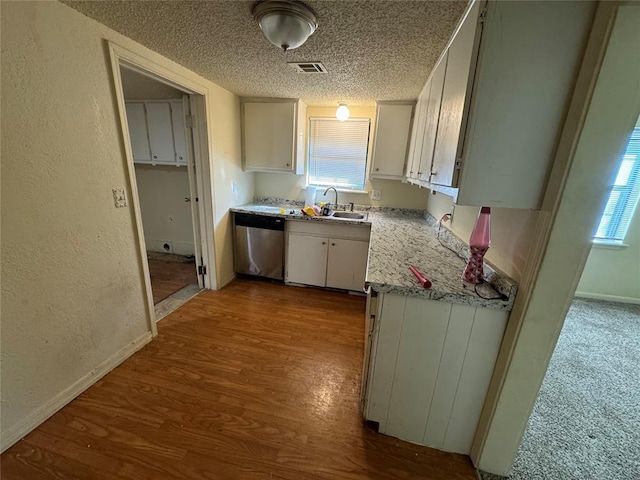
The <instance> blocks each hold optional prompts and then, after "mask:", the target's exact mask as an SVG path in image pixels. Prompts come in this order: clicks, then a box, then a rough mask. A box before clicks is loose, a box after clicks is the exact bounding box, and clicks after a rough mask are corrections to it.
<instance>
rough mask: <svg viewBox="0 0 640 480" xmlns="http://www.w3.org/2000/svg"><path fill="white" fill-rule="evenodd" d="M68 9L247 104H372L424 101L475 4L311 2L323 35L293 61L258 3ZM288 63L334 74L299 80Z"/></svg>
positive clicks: (76, 4)
mask: <svg viewBox="0 0 640 480" xmlns="http://www.w3.org/2000/svg"><path fill="white" fill-rule="evenodd" d="M63 3H65V4H67V5H69V6H71V7H72V8H74V9H76V10H78V11H80V12H82V13H84V14H85V15H87V16H89V17H91V18H94V19H96V20H97V21H99V22H101V23H103V24H105V25H107V26H108V27H111V28H112V29H114V30H116V31H118V32H120V33H122V34H124V35H126V36H127V37H130V38H132V39H134V40H136V41H137V42H139V43H141V44H143V45H145V46H147V47H149V48H150V49H151V50H154V51H156V52H158V53H160V54H162V55H164V56H166V57H168V58H170V59H172V60H174V61H176V62H177V63H180V64H181V65H184V66H185V67H187V68H189V69H190V70H193V71H195V72H197V73H199V74H200V75H202V76H203V77H205V78H208V79H209V80H211V81H213V82H215V83H217V84H218V85H220V86H222V87H224V88H226V89H228V90H230V91H232V92H234V93H236V94H238V95H240V96H266V97H293V98H301V99H303V100H304V101H305V102H307V103H308V104H309V105H333V104H336V103H337V102H339V101H346V102H348V103H349V104H352V105H372V104H373V102H374V101H375V100H403V99H413V98H416V97H417V96H418V93H419V92H420V89H421V88H422V86H423V85H424V82H425V80H426V79H427V76H428V74H429V72H430V71H431V69H432V68H433V65H434V64H435V62H436V60H437V59H438V57H439V55H440V53H441V52H442V50H443V49H444V47H445V45H446V43H447V41H448V39H449V37H450V36H451V34H452V32H453V29H454V27H455V25H456V23H457V22H458V20H459V18H460V17H461V15H462V12H463V11H464V8H465V6H466V3H467V0H460V1H446V2H445V1H407V0H393V1H386V0H333V1H329V0H315V1H311V0H309V1H307V2H306V3H307V4H308V5H310V6H311V7H312V8H314V9H315V11H316V13H317V15H318V23H319V27H318V29H317V30H316V32H315V33H314V34H313V35H312V36H311V37H310V38H309V39H308V40H307V42H306V43H305V44H304V45H302V46H301V47H300V48H298V49H296V50H291V51H290V52H287V53H286V54H285V53H284V52H282V51H281V50H279V49H277V48H276V47H274V46H273V45H272V44H271V43H269V41H268V40H267V39H266V38H265V37H264V35H263V34H262V32H261V31H260V29H259V27H258V25H257V24H256V22H255V21H254V20H253V17H252V16H251V6H252V5H253V1H242V0H238V1H232V0H225V1H221V0H209V1H190V2H187V1H160V2H158V1H70V0H64V1H63ZM288 61H289V62H291V61H320V62H322V63H323V64H324V66H325V67H326V68H327V70H328V73H327V74H299V73H296V72H295V70H294V69H293V68H292V67H290V66H288V65H287V62H288Z"/></svg>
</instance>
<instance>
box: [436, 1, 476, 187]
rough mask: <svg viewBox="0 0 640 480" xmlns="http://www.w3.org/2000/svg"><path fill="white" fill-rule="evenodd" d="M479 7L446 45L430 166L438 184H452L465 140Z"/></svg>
mask: <svg viewBox="0 0 640 480" xmlns="http://www.w3.org/2000/svg"><path fill="white" fill-rule="evenodd" d="M479 10H480V3H479V2H476V3H475V4H474V5H473V7H472V8H471V10H470V11H469V15H468V16H467V20H466V21H465V22H464V23H463V24H462V26H461V27H460V30H459V31H458V33H457V34H456V36H455V37H454V39H453V42H451V46H450V47H449V52H448V58H447V62H446V73H445V77H444V78H445V80H444V85H443V90H442V100H441V105H440V115H439V117H438V127H437V129H438V132H437V137H436V145H435V149H434V151H433V163H432V168H431V170H432V172H431V182H432V183H437V184H439V185H448V186H451V185H453V183H452V182H453V175H454V171H455V167H456V158H457V157H458V156H457V154H458V151H459V150H460V149H461V143H462V140H463V139H464V136H463V128H464V125H465V122H464V121H463V120H465V119H466V118H465V117H466V115H467V114H468V108H465V105H468V104H469V97H470V94H471V91H470V90H471V87H472V81H473V71H474V70H475V61H472V57H473V56H474V55H473V54H474V43H475V40H476V32H477V31H478V30H479V29H478V28H477V26H478V12H479Z"/></svg>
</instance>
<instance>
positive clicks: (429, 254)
mask: <svg viewBox="0 0 640 480" xmlns="http://www.w3.org/2000/svg"><path fill="white" fill-rule="evenodd" d="M269 200H272V199H269ZM279 200H280V201H272V202H269V203H262V202H264V201H265V200H262V202H261V203H253V204H247V205H241V206H238V207H233V208H231V211H233V212H244V213H253V214H261V215H269V216H279V217H284V218H289V219H292V220H293V219H295V220H308V221H316V222H331V223H336V222H339V223H341V224H350V225H353V224H359V225H370V226H371V240H370V246H369V262H368V267H367V275H366V282H367V284H368V285H369V286H371V288H372V289H373V290H375V291H377V292H384V293H395V294H399V295H408V296H413V297H420V298H425V299H432V300H444V301H447V302H452V303H458V304H464V305H472V306H480V307H486V308H492V309H497V310H511V308H512V307H513V301H514V298H515V293H516V291H517V285H516V283H515V282H514V281H513V280H512V279H510V278H509V277H507V276H505V275H504V274H502V273H501V272H498V271H497V270H495V269H493V268H491V267H490V266H489V265H487V264H486V262H485V271H486V275H485V278H486V279H487V282H488V283H487V284H483V285H479V286H478V288H477V290H478V293H479V294H480V295H481V296H482V297H488V298H491V299H484V298H481V296H480V295H478V294H476V292H475V290H474V288H473V287H469V288H466V287H465V286H464V284H463V282H462V278H461V277H462V271H463V270H464V267H465V264H466V260H464V259H463V258H461V257H465V255H468V249H467V246H466V244H465V243H464V242H462V241H461V240H460V239H459V238H457V237H455V236H454V235H453V234H452V233H451V232H450V231H449V230H448V229H446V228H442V230H441V238H440V239H438V229H437V224H436V221H435V219H434V218H433V217H431V216H430V215H429V214H428V213H426V212H424V211H419V210H403V209H395V208H391V209H390V208H371V207H360V208H358V210H366V213H367V216H366V217H365V219H362V220H351V219H335V218H330V217H309V216H306V215H303V214H302V213H301V211H300V205H299V204H297V203H296V202H289V203H287V202H285V201H282V200H281V199H279ZM283 210H284V213H283V212H282V211H283ZM443 243H444V244H445V245H447V247H449V248H447V247H445V246H443ZM450 248H451V249H452V250H454V251H455V252H458V253H454V251H452V250H450ZM409 265H413V266H414V267H416V268H417V269H418V270H420V272H422V274H423V275H424V276H425V277H427V278H428V279H429V280H431V282H432V286H431V288H430V289H424V288H422V287H420V286H419V285H418V283H417V280H416V278H415V277H414V276H413V274H412V273H411V271H410V270H409ZM495 297H497V298H495Z"/></svg>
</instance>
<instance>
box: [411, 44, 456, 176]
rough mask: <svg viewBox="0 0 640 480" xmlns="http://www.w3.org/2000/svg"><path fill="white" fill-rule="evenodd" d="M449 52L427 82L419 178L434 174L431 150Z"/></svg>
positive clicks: (434, 142)
mask: <svg viewBox="0 0 640 480" xmlns="http://www.w3.org/2000/svg"><path fill="white" fill-rule="evenodd" d="M448 58H449V52H445V54H444V56H443V57H442V58H441V59H440V62H439V63H438V64H437V65H436V67H435V69H434V71H433V74H432V76H431V78H430V79H429V82H430V83H431V88H430V89H429V96H428V97H427V101H426V106H427V112H426V115H425V124H424V132H423V138H422V154H421V155H420V168H419V172H420V175H419V176H418V178H419V179H420V180H429V177H430V175H434V173H435V171H434V169H433V166H432V164H433V150H434V148H435V144H436V134H437V132H438V119H439V117H440V106H441V103H442V90H443V87H444V73H445V69H446V68H447V60H448Z"/></svg>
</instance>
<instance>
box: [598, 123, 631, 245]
mask: <svg viewBox="0 0 640 480" xmlns="http://www.w3.org/2000/svg"><path fill="white" fill-rule="evenodd" d="M639 197H640V122H638V123H637V124H636V128H635V129H634V130H633V132H631V138H630V139H629V143H628V145H627V149H626V150H625V152H624V155H623V157H622V162H621V164H620V169H619V170H618V174H617V175H616V180H615V182H614V184H613V187H612V189H611V193H610V194H609V200H608V201H607V206H606V207H605V209H604V213H603V214H602V218H601V219H600V225H598V230H597V232H596V236H595V239H596V240H611V241H617V242H622V240H624V237H625V235H626V234H627V230H628V229H629V224H630V223H631V218H632V217H633V213H634V211H635V209H636V206H637V205H638V198H639Z"/></svg>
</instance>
